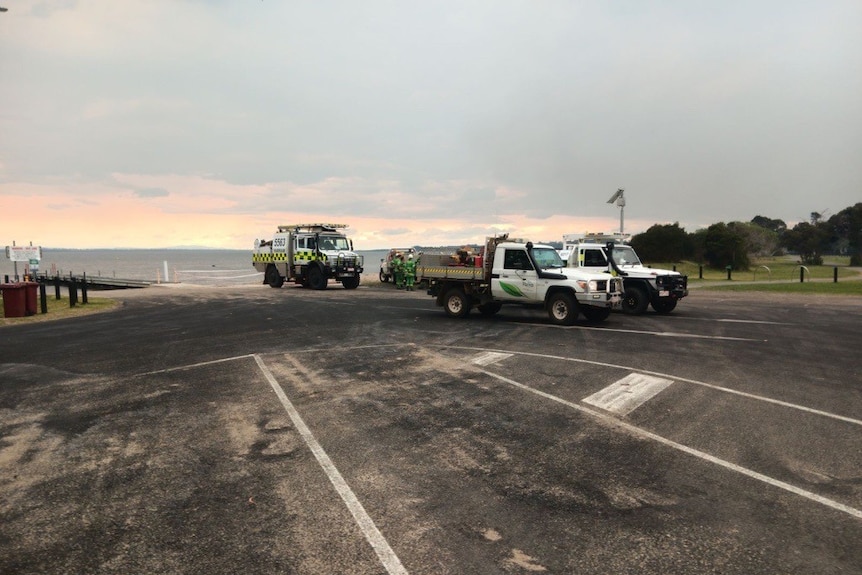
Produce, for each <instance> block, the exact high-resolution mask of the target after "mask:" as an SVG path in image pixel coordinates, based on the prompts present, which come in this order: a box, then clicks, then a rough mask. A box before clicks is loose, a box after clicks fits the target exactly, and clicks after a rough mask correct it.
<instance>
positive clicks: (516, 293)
mask: <svg viewBox="0 0 862 575" xmlns="http://www.w3.org/2000/svg"><path fill="white" fill-rule="evenodd" d="M500 287H501V288H503V291H504V292H506V293H507V294H509V295H510V296H512V297H527V296H525V295H524V294H523V293H522V292H521V290H519V289H518V288H517V286H513V285H512V284H507V283H506V282H500Z"/></svg>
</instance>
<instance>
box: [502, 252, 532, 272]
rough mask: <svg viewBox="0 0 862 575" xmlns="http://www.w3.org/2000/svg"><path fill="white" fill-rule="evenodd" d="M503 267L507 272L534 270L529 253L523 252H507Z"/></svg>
mask: <svg viewBox="0 0 862 575" xmlns="http://www.w3.org/2000/svg"><path fill="white" fill-rule="evenodd" d="M503 267H504V268H505V269H507V270H531V269H533V264H531V263H530V258H529V257H527V252H525V251H523V250H506V257H505V258H504V259H503Z"/></svg>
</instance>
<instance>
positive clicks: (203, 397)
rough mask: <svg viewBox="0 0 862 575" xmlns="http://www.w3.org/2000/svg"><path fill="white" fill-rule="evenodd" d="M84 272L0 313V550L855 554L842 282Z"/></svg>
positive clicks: (180, 558) (442, 564)
mask: <svg viewBox="0 0 862 575" xmlns="http://www.w3.org/2000/svg"><path fill="white" fill-rule="evenodd" d="M92 295H93V294H91V297H92ZM99 295H101V294H99ZM107 295H108V296H109V297H116V298H119V299H121V300H122V301H123V305H122V306H121V307H120V308H119V309H117V310H116V311H111V312H107V313H100V314H95V315H91V316H86V317H78V318H70V319H68V320H59V321H52V322H42V323H33V324H28V325H16V326H7V327H2V328H0V505H2V507H0V573H3V574H4V575H11V574H18V573H99V574H102V573H104V574H107V573H124V574H127V573H190V574H192V573H200V574H204V573H205V574H207V575H212V574H220V573H225V574H227V573H262V574H268V573H291V574H294V573H295V574H362V575H365V574H384V573H385V574H395V573H411V574H494V573H566V574H568V573H578V574H611V573H613V574H617V573H620V574H628V573H631V574H635V573H637V574H669V573H698V574H700V573H722V574H730V573H734V574H736V573H738V574H747V575H753V574H777V573H782V574H785V573H786V574H797V573H806V574H815V573H816V574H821V573H823V574H827V573H829V574H831V573H835V574H837V573H841V574H846V573H862V545H860V544H859V542H860V541H862V361H860V350H862V324H860V320H862V298H840V299H834V298H822V297H801V298H800V297H791V296H782V297H779V298H776V297H770V296H763V295H755V294H724V293H720V292H698V291H693V293H692V294H691V296H689V297H688V298H687V299H686V300H684V301H683V302H682V303H680V305H679V306H678V308H677V310H676V311H675V312H674V313H673V314H670V315H667V316H661V315H657V314H654V313H648V314H646V315H644V316H641V317H631V316H626V315H623V314H613V315H612V316H611V317H610V318H609V319H608V320H607V321H606V322H604V323H602V324H599V325H594V324H589V323H586V322H583V321H581V322H578V324H577V325H575V326H572V327H558V326H553V325H551V324H550V323H549V322H548V320H547V317H546V315H545V314H544V313H542V312H540V311H533V310H526V309H520V308H504V310H503V311H502V312H500V313H499V314H498V315H497V316H495V317H492V318H483V317H480V316H479V315H478V314H473V315H472V316H471V317H469V318H467V319H465V320H456V319H450V318H448V317H446V315H445V314H444V313H443V311H442V310H441V309H440V308H436V307H435V306H434V302H433V299H432V298H430V297H428V296H426V295H424V294H423V293H422V292H412V293H408V292H400V291H396V290H394V289H393V288H391V286H370V287H369V286H360V288H358V289H356V290H344V289H341V288H340V287H332V288H330V289H328V290H326V291H322V292H317V291H312V290H304V289H301V288H297V287H292V286H285V287H284V288H282V289H279V290H274V289H270V288H269V287H266V286H252V287H244V288H242V287H239V288H200V289H184V288H183V287H181V286H180V287H153V288H147V289H145V290H136V291H128V292H113V293H110V294H107Z"/></svg>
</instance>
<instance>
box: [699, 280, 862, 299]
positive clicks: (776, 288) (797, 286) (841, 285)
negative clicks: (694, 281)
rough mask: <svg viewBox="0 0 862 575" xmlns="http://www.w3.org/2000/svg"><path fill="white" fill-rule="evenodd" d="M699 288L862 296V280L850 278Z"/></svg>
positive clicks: (703, 288)
mask: <svg viewBox="0 0 862 575" xmlns="http://www.w3.org/2000/svg"><path fill="white" fill-rule="evenodd" d="M697 289H698V290H716V291H735V292H742V291H746V292H751V291H756V292H770V293H788V294H823V295H855V296H862V281H858V280H855V281H854V280H848V281H843V282H840V281H839V282H838V283H832V282H823V281H819V282H805V283H799V282H796V283H793V282H787V283H767V282H763V283H744V284H733V283H728V284H727V285H704V286H701V287H698V288H697Z"/></svg>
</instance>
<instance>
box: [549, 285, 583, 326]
mask: <svg viewBox="0 0 862 575" xmlns="http://www.w3.org/2000/svg"><path fill="white" fill-rule="evenodd" d="M548 316H550V318H551V321H552V322H554V323H555V324H557V325H572V324H574V323H575V321H576V320H577V319H578V302H577V301H575V298H574V297H572V295H571V294H568V293H566V292H563V291H558V292H556V293H555V294H553V295H552V296H551V297H550V299H548Z"/></svg>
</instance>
